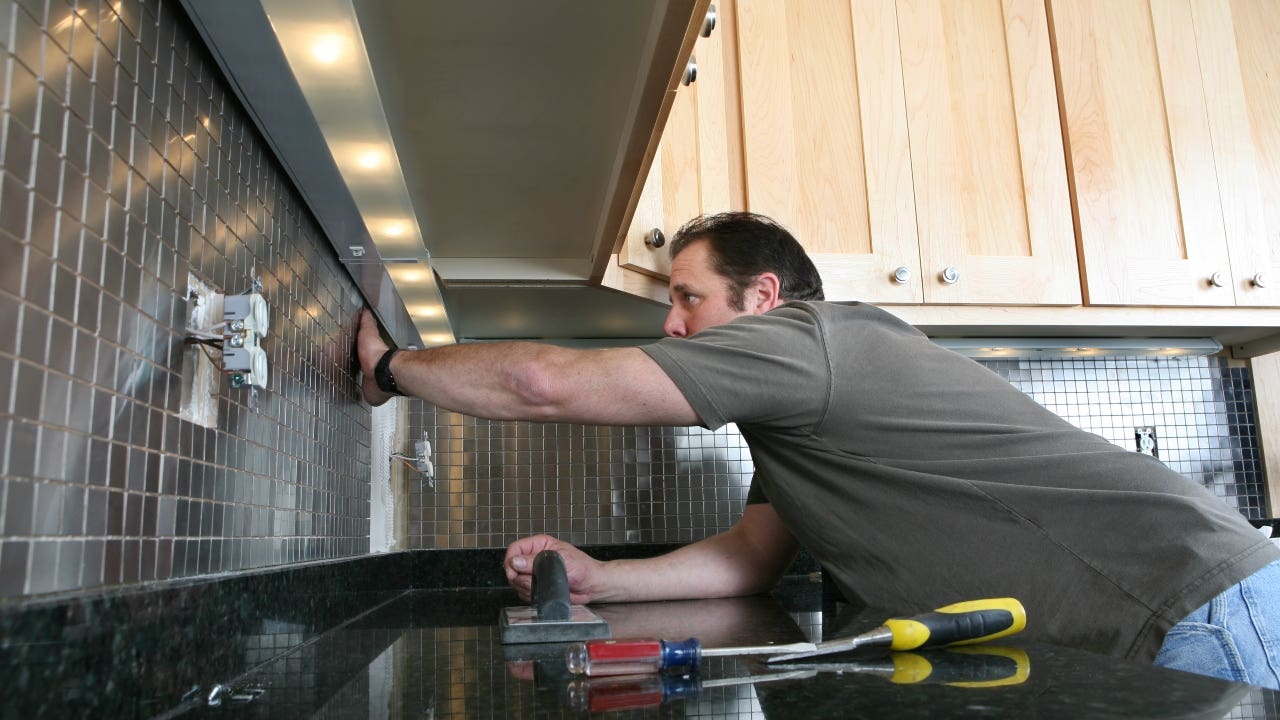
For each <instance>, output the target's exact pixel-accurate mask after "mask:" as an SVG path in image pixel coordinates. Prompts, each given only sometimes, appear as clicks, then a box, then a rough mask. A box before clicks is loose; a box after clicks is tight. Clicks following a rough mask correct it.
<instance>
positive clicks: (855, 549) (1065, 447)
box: [642, 302, 1280, 660]
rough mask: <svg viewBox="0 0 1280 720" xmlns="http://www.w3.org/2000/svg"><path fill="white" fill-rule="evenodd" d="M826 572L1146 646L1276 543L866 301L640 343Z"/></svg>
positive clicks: (1077, 642)
mask: <svg viewBox="0 0 1280 720" xmlns="http://www.w3.org/2000/svg"><path fill="white" fill-rule="evenodd" d="M642 349H643V350H644V351H645V352H646V353H648V355H649V356H650V357H652V358H653V359H654V361H656V362H657V363H658V364H659V365H660V366H661V367H662V369H663V370H664V371H665V372H666V374H667V375H669V376H670V377H671V379H672V381H674V382H675V384H676V385H677V386H678V387H679V388H680V390H681V392H682V393H683V394H684V396H685V398H686V399H687V400H688V401H689V404H690V405H691V406H692V407H693V409H694V410H695V411H696V412H697V413H698V416H699V417H700V418H701V419H702V422H703V424H704V425H706V426H707V427H708V428H712V429H714V428H718V427H720V426H722V425H724V424H726V423H730V422H734V423H737V425H738V428H739V430H740V431H741V432H742V435H743V438H744V439H745V440H746V443H747V445H748V446H749V447H750V449H751V457H752V460H753V462H754V464H755V472H756V475H755V482H756V483H758V484H759V485H760V487H761V488H762V489H763V490H764V493H765V494H766V495H767V497H768V499H769V502H770V503H771V504H772V505H773V508H774V510H775V511H776V512H777V513H778V516H779V517H780V518H781V519H782V520H783V522H785V523H786V525H787V527H788V528H789V529H790V530H791V532H792V534H794V535H795V537H796V539H797V540H799V541H800V543H801V544H802V545H803V546H804V547H805V548H806V549H807V550H808V551H809V553H810V554H811V555H813V556H814V558H815V559H816V560H818V562H820V563H821V564H822V565H823V566H824V567H825V568H826V569H827V571H828V572H830V574H831V576H832V579H833V580H834V581H835V582H836V584H837V585H838V586H839V587H840V589H841V590H842V591H843V592H844V593H846V595H848V596H850V597H857V598H860V599H861V600H862V601H864V602H866V603H867V604H869V605H871V606H874V607H880V608H884V609H892V610H893V611H895V612H897V611H901V612H917V611H923V610H928V609H931V608H935V607H938V606H941V605H946V604H950V603H953V602H958V601H962V600H973V599H978V598H985V597H1005V596H1010V597H1016V598H1018V599H1019V600H1021V601H1022V603H1023V604H1024V605H1025V606H1026V608H1027V630H1026V636H1027V637H1028V638H1030V639H1033V640H1040V641H1045V642H1052V643H1056V644H1060V645H1066V646H1071V647H1078V648H1083V649H1086V650H1092V651H1096V652H1101V653H1106V654H1109V655H1115V656H1121V657H1132V658H1143V659H1147V660H1151V659H1153V658H1154V657H1155V654H1156V652H1157V651H1158V650H1159V648H1160V645H1161V643H1162V642H1163V639H1164V635H1165V633H1166V632H1167V631H1168V629H1169V628H1170V627H1172V626H1173V625H1174V624H1176V623H1177V622H1178V621H1179V620H1181V619H1182V618H1183V617H1185V616H1186V615H1187V614H1188V613H1189V612H1191V611H1192V610H1194V609H1196V608H1197V607H1199V606H1201V605H1203V604H1204V603H1206V602H1208V601H1209V600H1210V599H1212V598H1213V597H1214V596H1215V595H1217V594H1218V593H1220V592H1222V591H1223V590H1225V589H1226V588H1228V587H1230V586H1231V585H1233V584H1235V583H1237V582H1239V581H1240V580H1242V579H1243V578H1245V577H1247V576H1248V575H1249V574H1251V573H1252V572H1254V571H1255V570H1257V569H1259V568H1261V567H1262V566H1264V565H1266V564H1268V563H1269V562H1271V561H1274V560H1276V559H1280V549H1277V548H1276V547H1275V546H1274V545H1272V544H1271V543H1270V542H1269V541H1268V540H1267V539H1266V538H1264V537H1263V536H1262V535H1261V533H1259V532H1257V531H1256V530H1255V529H1254V528H1253V527H1252V526H1251V525H1250V524H1249V523H1248V522H1247V521H1246V520H1245V519H1244V518H1243V517H1242V516H1241V515H1240V513H1239V512H1237V511H1236V510H1234V509H1233V508H1230V507H1228V506H1227V505H1226V503H1224V502H1222V501H1221V500H1219V499H1218V498H1216V497H1215V496H1214V495H1213V494H1212V493H1210V492H1209V491H1207V490H1206V489H1205V488H1203V487H1201V486H1200V485H1198V484H1196V483H1194V482H1192V481H1191V480H1189V479H1187V478H1185V477H1183V476H1182V475H1179V474H1178V473H1175V472H1173V471H1172V470H1170V469H1168V468H1167V467H1165V465H1163V464H1162V463H1161V462H1160V461H1158V460H1156V459H1154V458H1151V457H1149V456H1146V455H1142V454H1140V453H1136V452H1131V451H1128V450H1125V449H1122V448H1120V447H1117V446H1115V445H1113V444H1111V443H1109V442H1107V441H1106V440H1105V439H1103V438H1101V437H1099V436H1097V435H1093V434H1091V433H1087V432H1084V431H1083V430H1080V429H1078V428H1076V427H1075V426H1073V425H1071V424H1070V423H1068V422H1066V421H1065V420H1063V419H1061V418H1059V417H1058V416H1057V415H1054V414H1053V413H1051V412H1049V411H1048V410H1046V409H1045V408H1044V407H1042V406H1040V405H1039V404H1037V403H1036V402H1035V401H1034V400H1032V399H1031V398H1029V397H1028V396H1026V395H1025V394H1023V393H1022V392H1020V391H1019V390H1018V389H1017V388H1015V387H1013V386H1012V385H1010V384H1009V383H1008V382H1007V381H1005V380H1004V379H1003V378H1001V377H1000V376H998V375H996V374H995V373H993V372H991V371H990V370H988V369H986V368H984V367H982V366H981V365H979V364H978V363H976V362H973V361H972V360H969V359H968V358H965V357H963V356H961V355H958V354H956V353H953V352H951V351H949V350H946V349H944V348H941V347H939V346H938V345H935V344H934V343H932V342H931V341H929V339H928V338H926V337H925V336H924V335H923V334H921V333H920V332H918V331H917V330H915V329H914V328H912V327H911V326H910V325H907V324H906V323H903V322H902V321H900V320H898V319H897V318H895V317H893V316H892V315H890V314H888V313H886V312H884V311H882V310H880V309H878V308H875V307H873V306H870V305H863V304H855V305H849V306H844V305H835V304H830V303H821V302H813V303H810V302H792V303H787V304H785V305H782V306H780V307H778V308H775V309H774V310H772V311H771V312H769V313H767V314H764V315H757V316H750V317H744V318H740V319H738V320H735V321H734V322H731V323H728V324H726V325H720V326H717V327H713V328H709V329H707V330H704V331H702V332H699V333H698V334H696V335H695V336H693V337H692V338H688V339H676V338H668V339H664V340H661V341H659V342H657V343H654V344H652V345H647V346H645V347H643V348H642Z"/></svg>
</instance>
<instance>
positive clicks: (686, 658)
mask: <svg viewBox="0 0 1280 720" xmlns="http://www.w3.org/2000/svg"><path fill="white" fill-rule="evenodd" d="M1026 624H1027V615H1026V611H1025V610H1024V609H1023V607H1022V603H1020V602H1018V601H1017V600H1015V599H1014V598H992V599H986V600H972V601H968V602H961V603H955V604H953V605H948V606H946V607H942V608H938V609H937V610H935V611H933V612H929V613H923V614H921V615H915V616H913V617H909V618H893V619H890V620H886V621H885V623H884V625H882V626H881V627H878V628H876V629H875V630H872V631H870V632H866V633H862V634H860V635H855V636H853V637H849V638H840V639H837V640H828V641H826V642H821V643H816V644H815V643H793V644H791V645H754V646H747V647H725V648H703V647H702V643H700V642H699V641H698V639H697V638H689V639H687V640H654V639H640V640H589V641H587V642H584V643H575V644H573V645H571V646H569V650H568V652H567V655H566V658H565V661H566V665H567V666H568V669H569V672H571V673H574V674H578V675H588V676H603V675H634V674H641V673H655V672H661V671H666V670H670V671H676V670H683V669H688V668H694V669H696V668H697V667H698V662H699V661H700V660H701V658H703V657H712V656H717V655H759V654H767V655H772V657H770V658H768V662H779V661H786V660H796V659H800V658H806V657H813V656H817V655H826V654H831V653H837V652H844V651H847V650H854V649H857V648H861V647H885V648H890V649H893V650H914V649H916V648H922V647H939V646H943V645H961V644H969V643H979V642H985V641H987V640H994V639H995V638H999V637H1005V636H1006V635H1012V634H1014V633H1017V632H1021V631H1022V629H1023V628H1025V627H1026Z"/></svg>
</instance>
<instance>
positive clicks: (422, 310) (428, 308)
mask: <svg viewBox="0 0 1280 720" xmlns="http://www.w3.org/2000/svg"><path fill="white" fill-rule="evenodd" d="M409 312H411V313H413V314H414V315H417V316H419V317H436V316H437V315H439V314H440V306H438V305H415V306H414V307H413V308H411V309H410V310H409Z"/></svg>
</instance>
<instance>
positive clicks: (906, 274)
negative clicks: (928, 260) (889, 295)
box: [893, 265, 911, 285]
mask: <svg viewBox="0 0 1280 720" xmlns="http://www.w3.org/2000/svg"><path fill="white" fill-rule="evenodd" d="M910 279H911V271H910V270H908V269H907V268H906V266H905V265H904V266H902V267H899V268H896V269H894V271H893V281H894V282H896V283H898V284H899V285H901V284H903V283H905V282H906V281H908V280H910Z"/></svg>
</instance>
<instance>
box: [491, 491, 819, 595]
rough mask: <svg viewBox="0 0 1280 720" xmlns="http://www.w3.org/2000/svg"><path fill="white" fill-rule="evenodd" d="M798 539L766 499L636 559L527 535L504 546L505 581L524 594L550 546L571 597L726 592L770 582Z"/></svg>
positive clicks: (749, 590)
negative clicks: (717, 526)
mask: <svg viewBox="0 0 1280 720" xmlns="http://www.w3.org/2000/svg"><path fill="white" fill-rule="evenodd" d="M797 547H798V545H797V543H796V541H795V538H794V537H792V535H791V532H790V531H788V530H787V528H786V526H785V525H783V524H782V520H780V519H779V518H778V515H777V513H775V512H774V511H773V506H772V505H769V504H768V503H761V504H756V505H748V506H747V509H746V511H745V512H743V514H742V518H741V519H740V520H739V521H738V522H737V524H735V525H734V526H733V527H732V528H731V529H729V530H728V531H726V532H723V533H720V534H719V535H714V536H712V537H709V538H706V539H705V540H700V541H698V542H696V543H692V544H690V545H686V546H684V547H682V548H680V549H679V550H674V551H672V552H670V553H667V554H666V555H660V556H658V557H654V558H645V559H643V560H611V561H608V562H602V561H599V560H595V559H594V558H591V557H590V556H588V555H587V554H586V553H584V552H582V551H581V550H578V549H577V548H576V547H574V546H573V545H570V544H569V543H566V542H562V541H560V540H557V539H555V538H553V537H551V536H550V535H534V536H532V537H527V538H523V539H521V540H517V541H516V542H514V543H512V544H511V546H510V547H508V548H507V555H506V559H505V560H504V562H503V569H504V571H505V572H506V574H507V582H508V583H510V584H511V586H512V587H513V588H515V590H516V592H518V593H519V594H520V596H521V597H522V598H524V599H525V600H528V598H529V585H530V581H531V579H532V575H531V573H532V568H533V558H534V556H536V555H537V554H538V553H539V552H540V551H542V550H556V551H558V552H559V553H560V554H561V556H562V557H563V558H564V561H565V570H566V574H567V575H568V577H569V590H570V599H571V601H572V602H574V603H588V602H632V601H640V600H680V599H691V598H713V597H732V596H736V595H749V594H752V593H757V592H763V591H765V590H768V589H769V588H772V587H773V586H774V585H775V584H777V582H778V579H779V578H781V577H782V573H783V572H784V571H786V569H787V566H788V565H789V564H791V560H792V559H793V558H795V554H796V549H797Z"/></svg>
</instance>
